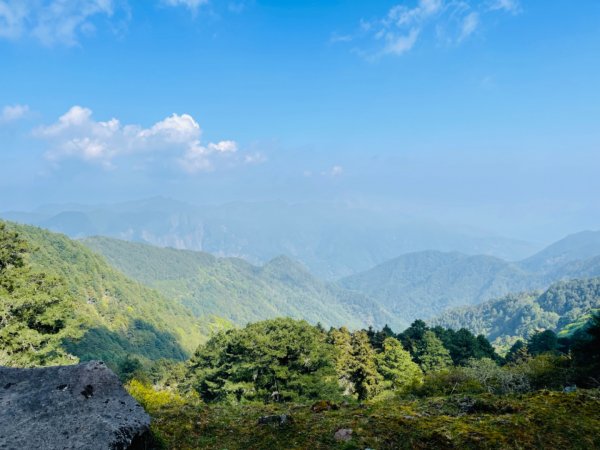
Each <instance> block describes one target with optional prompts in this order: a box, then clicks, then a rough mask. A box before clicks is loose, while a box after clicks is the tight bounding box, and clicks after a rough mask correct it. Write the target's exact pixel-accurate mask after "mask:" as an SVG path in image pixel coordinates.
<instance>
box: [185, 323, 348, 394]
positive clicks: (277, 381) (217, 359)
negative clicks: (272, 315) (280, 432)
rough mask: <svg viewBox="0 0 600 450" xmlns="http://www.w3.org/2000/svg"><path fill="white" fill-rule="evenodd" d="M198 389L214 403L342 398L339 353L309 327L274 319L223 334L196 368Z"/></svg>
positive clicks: (196, 360)
mask: <svg viewBox="0 0 600 450" xmlns="http://www.w3.org/2000/svg"><path fill="white" fill-rule="evenodd" d="M188 378H189V379H190V380H191V383H192V387H193V388H195V389H196V390H197V391H198V393H199V394H200V395H201V397H202V398H203V399H204V400H205V401H208V402H212V401H223V400H227V401H237V402H240V401H251V400H258V401H264V402H269V401H288V400H295V399H299V398H303V399H317V398H322V397H327V398H332V397H335V396H339V395H340V392H339V386H338V384H337V377H336V373H335V367H334V357H333V348H332V346H331V345H329V344H327V342H326V335H325V334H324V333H323V332H321V331H320V330H319V329H317V328H316V327H313V326H311V325H309V324H308V323H306V322H305V321H296V320H292V319H283V318H282V319H273V320H266V321H263V322H257V323H254V324H250V325H247V326H246V327H245V328H242V329H232V330H227V331H223V332H220V333H217V334H216V335H215V336H214V337H213V338H211V339H210V340H209V341H208V342H207V343H206V344H205V345H203V346H201V347H199V348H198V350H197V351H196V353H195V355H194V357H193V358H192V360H191V362H190V367H189V374H188Z"/></svg>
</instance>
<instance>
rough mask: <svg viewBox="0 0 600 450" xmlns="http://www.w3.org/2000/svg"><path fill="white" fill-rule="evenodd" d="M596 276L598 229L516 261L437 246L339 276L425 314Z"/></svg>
mask: <svg viewBox="0 0 600 450" xmlns="http://www.w3.org/2000/svg"><path fill="white" fill-rule="evenodd" d="M597 276H600V232H582V233H579V234H576V235H572V236H569V237H567V238H565V239H563V240H561V241H559V242H557V243H555V244H552V245H550V246H549V247H547V248H546V249H544V250H542V251H541V252H539V253H538V254H536V255H534V256H532V257H530V258H528V259H526V260H524V261H521V262H514V263H513V262H507V261H504V260H502V259H500V258H495V257H492V256H484V255H478V256H469V255H465V254H461V253H456V252H454V253H444V252H438V251H427V252H417V253H410V254H406V255H402V256H400V257H398V258H395V259H392V260H390V261H388V262H386V263H383V264H380V265H378V266H376V267H374V268H372V269H371V270H368V271H366V272H362V273H358V274H355V275H352V276H349V277H346V278H343V279H342V280H340V282H339V283H340V285H341V286H343V287H345V288H347V289H351V290H355V291H357V292H362V293H364V294H366V295H368V296H369V297H371V298H373V299H374V300H375V301H377V302H379V303H380V304H381V305H383V306H384V307H385V308H387V309H388V310H389V311H390V312H392V313H393V314H395V315H397V316H400V317H403V318H405V319H407V320H413V319H416V318H428V317H432V316H434V315H436V314H440V313H441V312H442V311H443V310H444V309H447V308H452V307H457V306H465V305H475V304H479V303H481V302H484V301H486V300H491V299H495V298H500V297H502V296H505V295H508V294H511V293H518V292H528V291H532V290H537V289H546V288H548V287H549V286H550V285H551V284H552V283H555V282H557V281H561V280H570V279H577V278H591V277H597Z"/></svg>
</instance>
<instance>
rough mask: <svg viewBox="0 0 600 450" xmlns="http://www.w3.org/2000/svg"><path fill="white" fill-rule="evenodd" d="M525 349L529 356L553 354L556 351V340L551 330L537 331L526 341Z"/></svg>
mask: <svg viewBox="0 0 600 450" xmlns="http://www.w3.org/2000/svg"><path fill="white" fill-rule="evenodd" d="M527 349H528V351H529V354H531V355H540V354H542V353H554V352H556V351H557V350H558V338H557V337H556V333H555V332H554V331H552V330H545V331H538V332H536V333H535V334H534V335H533V336H531V337H530V338H529V340H528V341H527Z"/></svg>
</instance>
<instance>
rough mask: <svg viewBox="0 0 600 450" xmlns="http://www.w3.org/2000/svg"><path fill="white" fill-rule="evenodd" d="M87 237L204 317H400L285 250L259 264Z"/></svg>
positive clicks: (362, 322) (348, 320)
mask: <svg viewBox="0 0 600 450" xmlns="http://www.w3.org/2000/svg"><path fill="white" fill-rule="evenodd" d="M83 242H84V243H85V245H87V246H89V247H90V248H91V249H93V250H94V251H96V252H98V253H100V254H102V255H104V256H105V257H106V258H107V260H108V261H110V263H111V264H113V265H114V266H115V267H117V268H119V269H120V270H122V271H123V272H124V273H126V274H127V275H129V276H131V277H132V278H134V279H137V280H138V281H140V282H142V283H144V284H146V285H148V286H151V287H153V288H155V289H157V290H158V291H160V292H161V293H162V294H163V295H165V296H167V297H168V298H172V299H174V300H176V301H179V302H181V303H182V304H184V305H186V306H187V307H188V308H190V309H191V310H192V311H193V312H194V313H195V314H196V315H197V316H199V317H203V316H205V315H218V316H220V317H224V318H226V319H228V320H231V321H232V322H234V323H236V324H239V325H243V324H246V323H248V322H252V321H257V320H264V319H266V318H272V317H278V316H289V317H293V318H302V319H305V320H308V321H309V322H312V323H317V322H321V323H322V324H323V325H325V326H330V325H336V326H341V325H346V326H349V327H351V328H358V327H364V326H368V325H373V326H383V325H384V324H386V323H388V324H391V325H400V323H401V322H400V323H399V321H398V319H397V318H396V317H395V316H393V315H391V314H390V313H388V312H387V310H385V309H384V308H382V307H381V306H380V305H378V304H377V302H374V301H372V300H370V299H369V298H368V297H367V296H365V295H364V294H361V293H358V292H349V291H347V290H344V289H342V288H339V287H338V286H336V285H335V284H331V283H327V282H324V281H321V280H319V279H317V278H316V277H314V276H313V275H312V274H311V273H310V272H309V271H308V270H307V269H306V268H305V267H304V266H303V265H301V264H300V263H298V262H296V261H293V260H292V259H290V258H289V257H286V256H280V257H277V258H275V259H273V260H271V261H269V262H268V263H266V264H264V265H263V266H255V265H252V264H250V263H248V262H247V261H245V260H243V259H239V258H218V257H215V256H213V255H210V254H207V253H203V252H193V251H188V250H176V249H172V248H159V247H153V246H150V245H148V244H141V243H131V242H126V241H120V240H116V239H112V238H106V237H93V238H88V239H85V240H84V241H83Z"/></svg>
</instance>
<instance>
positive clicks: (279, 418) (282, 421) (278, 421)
mask: <svg viewBox="0 0 600 450" xmlns="http://www.w3.org/2000/svg"><path fill="white" fill-rule="evenodd" d="M292 422H293V419H292V416H290V415H289V414H278V415H274V416H262V417H259V419H258V424H259V425H278V426H283V425H288V424H290V423H292Z"/></svg>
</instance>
